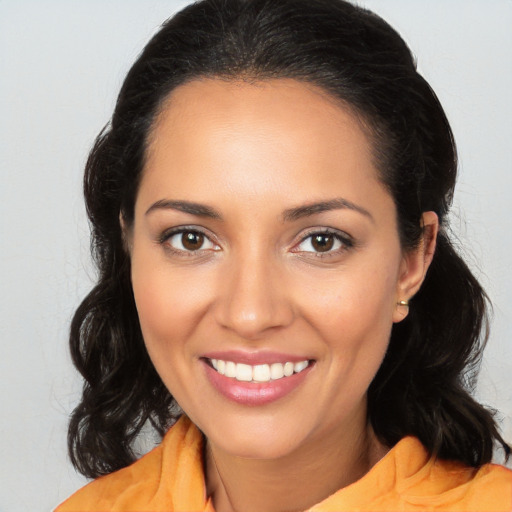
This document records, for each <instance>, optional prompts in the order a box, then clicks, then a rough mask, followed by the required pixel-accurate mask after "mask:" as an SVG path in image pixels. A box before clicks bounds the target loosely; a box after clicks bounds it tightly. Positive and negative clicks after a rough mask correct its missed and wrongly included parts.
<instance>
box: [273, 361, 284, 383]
mask: <svg viewBox="0 0 512 512" xmlns="http://www.w3.org/2000/svg"><path fill="white" fill-rule="evenodd" d="M283 377H284V369H283V365H282V364H281V363H274V364H271V365H270V378H271V379H273V380H277V379H282V378H283Z"/></svg>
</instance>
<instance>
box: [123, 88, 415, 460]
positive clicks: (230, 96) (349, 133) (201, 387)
mask: <svg viewBox="0 0 512 512" xmlns="http://www.w3.org/2000/svg"><path fill="white" fill-rule="evenodd" d="M395 214H396V212H395V206H394V203H393V199H392V198H391V196H390V195H389V193H388V192H387V191H386V189H385V187H384V186H383V185H382V184H381V183H380V182H379V180H378V178H377V171H376V169H375V167H374V164H373V163H372V158H371V153H370V145H369V141H368V139H367V137H366V136H365V134H364V133H363V131H362V129H361V127H360V125H359V123H358V122H357V120H356V118H355V117H354V116H353V115H352V114H351V113H350V112H349V111H348V110H346V109H344V108H343V107H341V106H340V105H339V104H336V103H335V102H334V101H333V100H332V99H330V98H329V97H328V96H326V95H325V94H324V93H323V92H322V91H320V90H319V89H317V88H315V87H313V86H308V85H305V84H301V83H298V82H295V81H292V80H273V81H267V82H262V83H256V84H248V83H243V82H239V83H238V82H237V83H234V82H227V81H221V80H214V79H205V80H201V81H199V80H198V81H194V82H191V83H188V84H185V85H182V86H180V87H179V88H177V89H176V90H175V91H174V92H173V93H172V95H171V96H170V98H169V99H168V101H167V103H166V106H165V108H164V109H163V111H162V113H161V115H160V116H159V118H158V119H157V122H156V124H155V127H154V130H153V132H152V137H151V141H150V147H149V150H148V159H147V165H146V166H145V170H144V174H143V178H142V181H141V184H140V190H139V193H138V196H137V200H136V207H135V221H134V225H133V230H132V231H130V233H129V234H128V237H129V242H130V246H131V258H132V282H133V290H134V294H135V300H136V304H137V309H138V313H139V317H140V324H141V327H142V332H143V335H144V340H145V343H146V345H147V349H148V352H149V354H150V357H151V359H152V361H153V363H154V365H155V367H156V369H157V371H158V373H159V374H160V376H161V378H162V380H163V382H164V383H165V385H166V386H167V387H168V389H169V391H170V392H171V393H172V395H173V396H174V397H175V398H176V400H177V401H178V403H179V404H180V405H181V407H182V408H183V410H184V411H185V412H186V414H187V415H189V417H190V418H191V419H192V420H193V421H194V423H196V425H198V427H199V428H200V429H201V430H202V431H203V432H204V433H205V434H206V436H207V437H208V439H209V441H210V442H211V443H212V446H216V447H218V448H219V449H223V450H225V451H226V452H228V453H230V454H233V455H239V456H244V457H255V458H276V457H280V456H283V455H286V454H289V453H292V452H293V451H294V450H297V449H299V448H304V447H308V446H309V447H311V448H312V449H314V448H315V446H319V444H318V443H322V442H326V441H327V440H330V439H332V438H333V437H336V436H340V435H343V434H342V433H343V432H347V429H348V430H352V431H354V430H355V431H357V430H358V429H361V428H365V427H364V425H365V421H366V398H365V397H366V391H367V389H368V386H369V384H370V382H371V380H372V378H373V377H374V375H375V373H376V372H377V369H378V368H379V365H380V364H381V361H382V359H383V357H384V353H385V351H386V347H387V345H388V340H389V336H390V329H391V326H392V324H393V322H396V321H399V320H401V319H402V318H403V317H404V316H405V314H406V308H404V307H400V306H397V305H396V303H397V301H399V300H401V299H406V298H408V297H409V296H410V295H411V294H412V292H413V291H414V290H413V286H415V283H416V281H419V279H420V277H421V276H419V277H417V278H416V277H415V272H416V274H418V275H419V274H421V273H422V269H419V267H421V266H422V265H421V264H420V263H418V262H417V261H416V260H418V261H419V260H420V259H421V258H416V260H415V259H414V258H415V256H414V255H412V256H411V255H404V254H403V252H402V250H401V247H400V243H399V237H398V232H397V224H396V218H395ZM418 269H419V270H418ZM214 367H217V369H215V368H214ZM290 372H293V373H292V374H291V375H290ZM223 373H224V374H223Z"/></svg>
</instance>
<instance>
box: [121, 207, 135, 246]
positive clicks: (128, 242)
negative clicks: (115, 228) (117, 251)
mask: <svg viewBox="0 0 512 512" xmlns="http://www.w3.org/2000/svg"><path fill="white" fill-rule="evenodd" d="M119 225H120V226H121V237H122V239H123V247H124V250H125V251H126V252H127V253H128V255H131V253H132V246H133V243H132V230H131V229H130V228H129V227H128V226H127V224H126V221H125V219H124V216H123V212H119Z"/></svg>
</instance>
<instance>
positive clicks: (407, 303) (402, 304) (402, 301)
mask: <svg viewBox="0 0 512 512" xmlns="http://www.w3.org/2000/svg"><path fill="white" fill-rule="evenodd" d="M396 305H397V306H405V307H406V308H408V307H409V301H408V300H399V301H398V302H397V303H396Z"/></svg>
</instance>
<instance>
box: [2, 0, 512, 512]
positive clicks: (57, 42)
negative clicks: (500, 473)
mask: <svg viewBox="0 0 512 512" xmlns="http://www.w3.org/2000/svg"><path fill="white" fill-rule="evenodd" d="M276 1H278V0H276ZM186 3H188V2H186V1H179V0H175V1H173V0H167V1H163V0H138V1H135V0H122V1H121V0H101V1H100V0H87V1H86V0H81V1H78V0H75V1H72V0H60V1H58V0H45V1H40V0H32V1H30V0H0V173H1V175H0V243H1V250H0V272H1V294H0V336H1V337H0V339H1V356H0V376H1V377H0V378H1V388H0V512H18V511H31V512H33V511H49V510H51V509H52V508H53V507H54V506H56V505H57V504H58V503H59V502H60V501H62V500H63V499H64V498H65V497H67V496H68V495H69V494H70V493H71V492H72V491H74V490H75V489H77V488H78V487H80V486H81V485H83V484H84V483H85V479H83V478H82V477H80V476H79V475H77V474H76V473H75V471H74V470H73V468H72V467H71V465H70V464H69V462H68V459H67V455H66V425H67V421H68V415H69V413H70V411H71V410H72V408H73V407H74V405H76V403H77V400H78V398H79V392H80V381H79V379H78V377H77V374H76V373H75V371H74V369H73V367H72V365H71V362H70V357H69V355H68V351H67V332H68V326H69V321H70V318H71V315H72V313H73V311H74V309H75V308H76V306H77V305H78V303H79V301H80V300H81V298H83V296H84V295H85V293H86V292H87V291H88V290H89V288H90V287H91V283H92V282H93V279H94V270H93V269H92V267H91V263H90V259H89V253H88V249H89V240H88V227H87V222H86V219H85V213H84V207H83V201H82V195H81V179H82V170H83V166H84V161H85V158H86V155H87V152H88V150H89V148H90V146H91V144H92V141H93V139H94V137H95V135H96V134H97V132H98V131H99V130H100V128H101V127H102V126H103V125H104V124H105V123H106V122H107V120H108V118H109V116H110V114H111V112H112V108H113V104H114V101H115V97H116V94H117V92H118V90H119V87H120V85H121V82H122V79H123V77H124V75H125V73H126V72H127V70H128V68H129V66H130V65H131V63H132V62H133V61H134V59H135V57H136V56H137V54H138V53H139V52H140V50H141V49H142V47H143V45H144V44H145V43H146V42H147V40H148V38H149V37H150V36H151V34H153V33H154V31H155V30H156V29H157V27H158V26H159V24H160V23H161V22H162V21H164V20H165V19H166V18H167V17H169V16H170V15H171V14H172V13H173V12H174V11H176V10H177V9H178V8H180V7H182V6H184V5H185V4H186ZM360 3H362V4H364V5H367V6H368V7H369V8H372V9H374V10H375V11H376V12H377V13H379V14H381V15H382V16H383V17H384V18H385V19H387V20H388V21H389V22H390V23H391V25H393V26H394V27H395V28H397V29H398V30H399V32H400V33H401V34H402V35H403V37H404V38H405V39H406V41H407V42H408V43H409V45H410V46H411V48H412V49H413V51H414V53H415V55H416V56H417V58H418V65H419V69H420V70H421V71H422V73H423V74H424V75H425V76H426V78H427V80H429V81H430V83H431V85H432V86H433V88H434V90H435V91H436V92H437V93H438V95H439V97H440V99H441V102H442V103H443V105H444V106H445V109H446V111H447V114H448V117H449V119H450V121H451V123H452V127H453V129H454V132H455V136H456V140H457V143H458V147H459V151H460V180H459V185H458V190H457V195H456V198H455V205H454V209H453V215H452V223H453V227H454V229H455V231H456V232H457V233H458V236H459V240H460V248H461V250H463V251H464V252H465V253H466V255H467V257H468V259H469V261H470V264H471V266H472V268H473V269H474V270H475V272H476V274H477V275H478V276H479V278H480V279H481V280H482V282H483V284H484V286H485V287H486V288H487V290H488V292H489V295H490V296H491V298H492V300H493V302H494V305H495V311H494V322H493V330H492V336H491V339H490V342H489V346H488V350H487V354H486V358H485V360H484V364H483V368H482V373H481V379H480V384H479V388H478V395H479V397H480V399H481V400H482V401H484V402H485V403H487V404H489V405H490V406H492V407H495V408H497V409H499V410H500V411H501V413H502V417H503V422H502V428H503V432H504V434H505V436H506V438H507V439H508V441H509V442H510V441H512V383H511V379H510V375H511V374H512V322H511V320H512V292H511V288H512V265H511V263H510V261H511V255H512V238H511V233H512V218H511V210H512V207H511V201H510V190H512V177H511V175H512V139H511V135H512V100H511V91H512V30H511V29H510V28H511V27H512V1H510V0H428V1H427V0H366V1H364V2H360Z"/></svg>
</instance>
